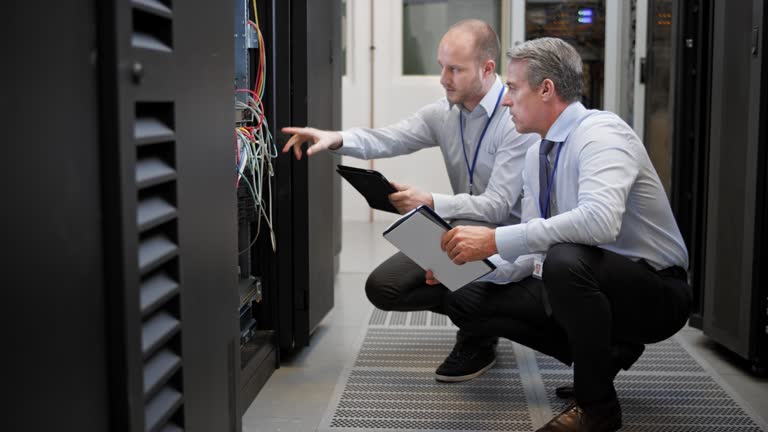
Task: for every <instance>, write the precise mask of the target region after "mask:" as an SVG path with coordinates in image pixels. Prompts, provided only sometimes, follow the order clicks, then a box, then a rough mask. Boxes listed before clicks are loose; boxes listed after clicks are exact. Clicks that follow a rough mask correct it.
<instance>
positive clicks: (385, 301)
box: [365, 252, 497, 348]
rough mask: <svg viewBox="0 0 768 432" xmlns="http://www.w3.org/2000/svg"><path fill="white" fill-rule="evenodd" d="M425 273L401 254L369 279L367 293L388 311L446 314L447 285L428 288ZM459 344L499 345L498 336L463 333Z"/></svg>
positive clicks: (375, 302) (393, 256) (474, 345)
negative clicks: (497, 343)
mask: <svg viewBox="0 0 768 432" xmlns="http://www.w3.org/2000/svg"><path fill="white" fill-rule="evenodd" d="M425 276H426V271H424V269H422V268H421V267H420V266H419V265H418V264H416V263H415V262H413V260H411V259H410V258H408V257H407V256H405V255H404V254H403V253H402V252H398V253H396V254H394V255H392V256H391V257H390V258H388V259H387V260H386V261H384V262H383V263H381V264H380V265H379V266H378V267H376V269H375V270H374V271H373V272H372V273H371V274H370V276H368V280H367V281H366V283H365V293H366V295H367V296H368V299H369V300H370V301H371V303H373V305H374V306H376V307H377V308H379V309H381V310H385V311H401V312H410V311H421V310H428V311H432V312H435V313H439V314H445V299H446V296H447V295H448V294H450V293H451V290H449V289H448V288H446V287H445V286H444V285H427V284H426V282H425V280H426V278H425ZM457 340H458V343H459V344H464V345H467V346H471V347H474V348H484V347H487V346H489V345H493V344H495V343H496V340H497V336H496V335H488V336H484V337H475V336H474V335H473V334H472V332H467V331H464V330H463V329H460V330H459V332H458V335H457Z"/></svg>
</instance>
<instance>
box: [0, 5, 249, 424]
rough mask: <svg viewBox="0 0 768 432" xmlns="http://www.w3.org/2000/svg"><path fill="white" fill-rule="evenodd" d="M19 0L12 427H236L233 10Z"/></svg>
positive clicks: (13, 39)
mask: <svg viewBox="0 0 768 432" xmlns="http://www.w3.org/2000/svg"><path fill="white" fill-rule="evenodd" d="M7 5H8V4H7V3H4V6H7ZM10 9H11V10H10V11H4V12H7V14H6V16H10V17H13V18H12V19H11V20H10V21H11V22H13V23H14V24H12V25H10V26H8V27H6V29H5V30H4V31H9V32H10V34H9V35H6V34H4V37H3V40H5V41H9V42H10V43H11V45H12V49H11V50H8V51H7V52H10V53H11V55H10V58H9V59H8V61H9V63H8V64H7V65H8V67H7V68H3V69H4V72H3V77H2V81H1V82H2V86H3V94H4V95H6V94H8V95H11V97H9V99H7V102H9V103H10V104H11V105H10V106H8V108H9V110H5V111H4V113H8V115H9V116H10V118H9V117H5V118H4V122H5V121H6V120H8V124H5V123H4V125H3V131H4V134H5V144H4V145H3V146H2V147H3V148H4V149H11V151H10V152H9V153H8V154H4V155H3V157H2V162H3V165H4V169H3V171H2V172H3V176H4V177H5V176H7V178H4V180H5V181H4V182H2V183H3V185H4V186H5V187H7V188H8V190H7V191H6V192H7V193H6V194H4V195H5V196H6V197H8V198H9V199H12V201H10V204H11V205H12V207H13V208H14V211H13V212H12V213H9V214H8V218H9V219H8V220H7V223H6V224H4V231H3V233H4V234H3V242H2V244H3V248H4V249H5V252H6V253H4V256H5V257H6V261H5V263H4V273H5V269H7V270H8V271H9V274H8V278H7V279H6V280H5V282H4V286H3V288H4V289H3V293H4V301H3V304H4V305H5V306H6V307H9V308H10V309H9V310H8V311H6V312H7V313H5V314H4V315H5V316H6V317H7V318H10V320H11V321H12V322H15V323H17V324H18V325H14V326H13V327H11V328H10V329H8V328H6V327H5V326H4V328H5V329H6V331H9V330H10V331H12V334H11V335H9V336H8V337H7V338H5V339H6V340H12V341H15V346H13V347H12V349H11V351H10V352H11V353H12V354H11V356H12V357H11V365H10V366H9V367H8V368H7V370H8V371H12V376H13V378H12V379H11V380H12V381H11V385H10V387H9V388H7V389H6V390H7V391H8V392H9V393H12V394H15V395H16V396H15V397H14V398H13V401H12V402H10V404H11V405H10V406H8V408H9V409H7V410H6V411H4V412H6V413H7V414H8V415H7V416H4V419H3V420H2V421H3V422H9V423H10V425H7V426H5V425H4V426H3V427H0V429H3V430H29V431H38V430H78V431H85V432H87V431H94V432H97V431H98V432H101V431H106V430H109V431H158V430H187V431H212V430H217V431H218V430H234V428H235V417H234V416H233V415H232V414H233V412H234V411H233V409H234V407H235V401H234V399H233V398H232V397H231V395H232V389H231V383H232V379H231V378H232V376H233V370H232V368H231V366H230V364H231V353H232V352H233V345H234V344H235V342H236V341H235V335H236V331H237V323H236V321H235V319H234V318H235V317H234V316H233V314H232V313H231V305H232V304H233V303H235V302H237V297H236V295H237V294H236V290H235V289H234V287H235V286H236V267H235V260H234V258H233V257H234V256H235V255H236V253H237V252H236V244H235V239H236V231H235V217H236V215H235V199H234V194H233V193H232V180H233V174H232V170H231V167H232V151H231V145H229V144H231V142H232V136H231V122H232V114H231V113H232V108H231V106H232V102H231V84H230V83H231V77H232V61H233V59H232V50H231V49H223V48H224V47H230V46H231V43H232V42H231V28H232V24H231V23H232V17H231V10H230V9H229V8H221V7H220V5H218V4H216V3H215V2H204V1H197V2H170V1H165V0H158V1H140V0H134V1H103V2H92V1H82V0H75V1H72V2H66V3H61V2H52V1H43V2H42V3H36V4H34V5H32V4H27V3H24V2H12V3H11V8H10ZM72 23H77V25H74V26H73V25H72ZM201 28H205V29H206V30H207V31H206V32H201V31H200V29H201ZM6 36H7V37H6ZM6 74H7V75H6ZM4 102H5V101H4ZM12 197H13V198H12ZM16 246H18V248H17V249H16V250H15V251H14V252H13V253H8V252H11V251H10V249H11V248H15V247H16ZM6 266H7V267H6ZM6 300H7V301H6Z"/></svg>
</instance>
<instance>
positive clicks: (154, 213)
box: [136, 196, 176, 232]
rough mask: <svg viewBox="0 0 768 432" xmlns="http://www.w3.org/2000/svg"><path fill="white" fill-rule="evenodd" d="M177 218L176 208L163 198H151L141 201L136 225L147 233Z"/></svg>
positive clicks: (137, 211)
mask: <svg viewBox="0 0 768 432" xmlns="http://www.w3.org/2000/svg"><path fill="white" fill-rule="evenodd" d="M175 217H176V207H175V206H174V205H173V204H171V203H170V202H169V201H168V200H167V199H165V198H163V197H162V196H151V197H149V198H146V199H143V200H141V201H139V206H138V208H137V210H136V224H137V225H138V226H139V231H142V232H143V231H146V230H148V229H151V228H154V227H156V226H158V225H160V224H162V223H164V222H168V221H169V220H171V219H174V218H175Z"/></svg>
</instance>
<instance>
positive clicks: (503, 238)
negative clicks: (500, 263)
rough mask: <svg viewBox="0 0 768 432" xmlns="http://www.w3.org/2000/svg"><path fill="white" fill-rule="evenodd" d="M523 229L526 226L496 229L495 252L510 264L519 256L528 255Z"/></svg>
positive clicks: (519, 225)
mask: <svg viewBox="0 0 768 432" xmlns="http://www.w3.org/2000/svg"><path fill="white" fill-rule="evenodd" d="M525 227H526V224H524V223H522V224H517V225H509V226H505V227H499V228H496V233H495V235H496V250H497V251H498V252H499V255H501V257H502V258H504V259H505V260H507V261H510V262H512V261H514V260H516V259H517V257H519V256H520V255H525V254H528V253H529V250H528V244H527V242H526V241H525Z"/></svg>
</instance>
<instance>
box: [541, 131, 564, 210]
mask: <svg viewBox="0 0 768 432" xmlns="http://www.w3.org/2000/svg"><path fill="white" fill-rule="evenodd" d="M562 149H563V143H560V144H559V145H558V146H557V156H555V166H553V167H552V175H551V176H549V181H548V182H547V200H546V201H545V203H546V204H544V207H541V202H539V212H541V217H542V218H543V219H546V218H547V210H549V194H550V192H552V184H553V183H554V182H555V172H557V162H558V161H559V160H560V150H562ZM539 194H541V191H539Z"/></svg>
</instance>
